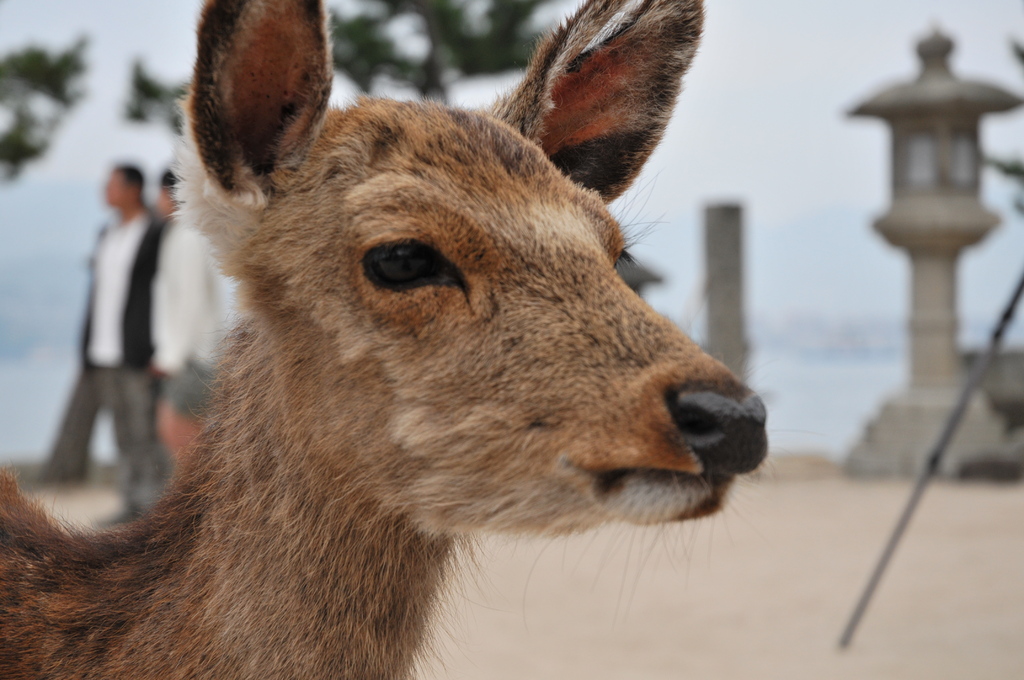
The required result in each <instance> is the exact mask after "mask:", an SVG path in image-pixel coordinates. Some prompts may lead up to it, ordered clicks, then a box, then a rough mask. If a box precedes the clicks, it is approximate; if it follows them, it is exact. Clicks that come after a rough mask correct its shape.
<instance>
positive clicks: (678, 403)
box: [668, 390, 768, 475]
mask: <svg viewBox="0 0 1024 680" xmlns="http://www.w3.org/2000/svg"><path fill="white" fill-rule="evenodd" d="M668 407H669V412H671V414H672V420H673V421H675V425H676V428H677V429H678V430H679V433H680V434H681V435H682V437H683V440H684V441H685V442H686V444H687V445H688V446H689V447H690V450H691V451H693V453H694V455H696V456H697V458H699V459H700V462H701V464H702V465H703V466H704V469H705V470H706V471H707V472H710V473H713V474H730V475H738V474H742V473H744V472H750V471H751V470H753V469H755V468H756V467H757V466H758V465H760V464H761V461H763V460H764V458H765V455H766V454H767V452H768V437H767V435H766V434H765V430H764V423H765V420H766V418H767V413H766V411H765V408H764V402H763V401H761V399H760V397H758V396H757V395H750V396H748V397H747V398H745V399H744V400H743V401H742V402H741V401H737V400H735V399H731V398H729V397H726V396H724V395H721V394H716V393H714V392H687V393H681V392H680V391H678V390H676V391H671V392H669V394H668Z"/></svg>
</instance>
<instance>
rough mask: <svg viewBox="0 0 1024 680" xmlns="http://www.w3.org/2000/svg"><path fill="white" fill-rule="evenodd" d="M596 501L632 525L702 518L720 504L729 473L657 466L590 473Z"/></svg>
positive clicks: (723, 496)
mask: <svg viewBox="0 0 1024 680" xmlns="http://www.w3.org/2000/svg"><path fill="white" fill-rule="evenodd" d="M588 474H590V475H591V477H592V479H593V481H592V489H593V492H594V495H595V497H596V498H597V500H598V501H599V502H600V503H601V505H603V506H604V507H605V508H606V509H607V510H609V511H610V512H612V513H613V514H614V515H616V516H617V517H619V518H621V519H623V520H626V521H629V522H633V523H635V524H654V523H658V522H672V521H682V520H687V519H695V518H697V517H704V516H705V515H710V514H712V513H714V512H716V511H717V510H718V509H719V508H721V507H722V502H723V501H724V499H725V495H726V492H727V491H728V489H729V486H730V485H731V484H732V480H733V476H732V475H725V476H723V475H709V474H706V473H705V474H693V473H689V472H679V471H676V470H664V469H658V468H618V469H614V470H607V471H603V472H589V471H588Z"/></svg>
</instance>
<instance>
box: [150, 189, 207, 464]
mask: <svg viewBox="0 0 1024 680" xmlns="http://www.w3.org/2000/svg"><path fill="white" fill-rule="evenodd" d="M174 185H175V176H174V173H173V172H172V171H170V170H168V171H167V172H165V173H164V175H163V178H162V180H161V186H160V195H159V197H158V198H157V201H156V206H155V207H156V212H157V214H159V215H160V216H161V217H163V218H164V219H166V220H167V221H166V224H165V226H164V234H163V242H162V243H161V246H160V259H159V262H158V265H157V275H156V283H155V284H154V288H153V296H154V300H153V304H154V307H153V333H154V338H155V341H156V353H155V354H154V355H153V364H152V367H153V372H154V374H156V375H158V376H160V377H161V378H162V380H161V386H160V397H159V399H158V400H157V432H158V433H159V436H160V440H161V441H162V442H163V444H164V446H166V447H167V449H168V450H169V451H170V452H171V454H172V455H173V456H174V457H175V458H177V459H180V456H181V455H182V453H183V452H184V451H185V449H186V447H187V446H188V444H189V443H190V442H191V441H192V439H193V438H194V437H195V436H196V435H197V434H199V431H200V430H201V429H202V417H203V415H204V413H205V412H206V408H207V404H208V402H209V400H210V392H211V386H212V384H213V380H214V371H213V364H214V361H213V354H214V351H215V349H216V347H217V344H218V343H219V342H220V340H221V338H222V337H223V335H224V331H223V327H224V305H223V299H222V294H221V291H222V285H221V280H220V277H219V275H218V274H217V271H216V268H215V265H214V261H213V256H212V254H211V252H210V244H209V242H208V241H207V240H206V237H205V236H203V235H202V234H200V233H199V232H198V231H197V230H196V229H195V228H193V227H192V225H190V224H185V223H182V222H181V221H180V220H177V219H174V211H175V204H174Z"/></svg>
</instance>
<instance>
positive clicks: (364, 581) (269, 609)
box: [183, 339, 454, 680]
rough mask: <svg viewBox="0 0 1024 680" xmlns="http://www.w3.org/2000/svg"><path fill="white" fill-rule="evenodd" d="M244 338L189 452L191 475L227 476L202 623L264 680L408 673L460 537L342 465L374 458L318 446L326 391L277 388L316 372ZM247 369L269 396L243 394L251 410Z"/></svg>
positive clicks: (206, 534)
mask: <svg viewBox="0 0 1024 680" xmlns="http://www.w3.org/2000/svg"><path fill="white" fill-rule="evenodd" d="M239 342H240V343H241V344H243V345H245V344H248V345H249V346H248V347H247V348H245V349H246V350H247V351H246V352H244V353H237V352H236V354H242V355H248V356H249V358H248V359H246V360H244V362H243V364H242V365H235V366H228V367H227V369H226V370H227V372H228V378H227V384H226V385H224V386H223V391H224V394H225V397H226V398H225V399H224V401H222V402H221V409H220V415H219V416H217V419H216V420H215V421H214V422H213V423H212V427H211V428H210V429H209V430H208V432H207V433H205V435H204V444H203V448H202V449H200V450H198V451H196V455H195V457H194V460H199V461H202V459H203V457H204V456H206V457H207V464H208V465H209V468H208V470H206V471H205V472H204V471H203V470H202V467H203V464H202V463H197V467H198V468H199V470H197V471H196V474H198V475H199V476H200V477H207V478H208V479H211V480H212V479H216V480H217V482H218V483H217V484H216V485H212V484H211V485H209V487H208V488H211V489H215V491H214V492H213V493H214V494H215V496H214V499H213V502H211V508H210V510H209V512H208V513H207V515H206V517H205V518H204V531H203V532H202V534H203V535H202V538H201V539H200V540H201V546H200V548H199V550H198V551H197V553H198V554H200V555H204V556H206V557H205V558H204V560H205V564H203V565H201V568H200V569H199V571H200V572H201V573H205V574H206V575H207V578H208V579H209V581H208V583H207V584H206V586H205V587H203V589H202V590H203V591H204V592H205V593H206V594H207V595H206V598H207V602H206V605H205V607H206V611H207V614H206V621H205V625H210V626H213V627H214V628H216V629H219V630H217V631H216V635H218V636H228V638H229V639H230V640H231V642H230V645H231V652H230V653H231V654H232V655H233V656H235V658H237V659H245V664H246V667H247V668H249V669H250V670H251V674H254V675H255V676H259V677H277V673H279V674H280V675H281V676H287V677H308V678H319V677H332V678H334V677H337V678H360V679H362V680H372V679H375V678H379V679H381V680H384V679H385V678H388V679H390V678H403V677H407V676H408V675H409V674H410V673H411V670H412V667H413V664H414V662H415V661H416V658H417V655H418V652H419V651H420V650H421V649H422V647H423V646H424V645H425V644H426V642H427V639H426V638H427V630H428V627H429V623H430V618H431V615H432V613H433V611H434V609H435V603H436V601H437V600H438V597H439V595H440V594H441V590H442V587H443V585H444V583H445V581H446V580H447V578H446V577H447V575H448V572H449V570H450V567H451V562H452V555H453V553H454V549H453V548H454V545H453V543H454V542H453V539H452V538H450V537H445V536H438V535H432V534H427V533H425V532H423V531H422V530H419V529H418V528H417V527H415V526H414V525H413V524H412V523H411V521H410V520H409V519H408V518H407V517H406V516H404V515H403V514H401V513H399V512H397V511H393V510H390V511H389V510H388V509H386V508H385V507H384V506H383V504H382V503H381V502H380V500H378V499H377V498H376V497H375V495H374V494H373V492H372V489H371V488H369V487H367V485H366V484H365V481H361V479H363V478H365V477H366V473H365V472H364V471H361V470H359V469H347V468H346V467H345V466H344V465H341V466H340V467H339V466H338V465H337V461H339V460H340V461H351V465H352V466H353V467H357V466H358V462H357V461H359V460H364V459H365V458H364V456H361V455H359V454H360V452H357V451H353V450H350V449H351V447H353V446H354V443H353V442H352V441H344V440H341V441H337V442H331V444H330V450H319V449H318V447H319V446H320V445H318V444H317V443H316V442H317V440H318V438H317V436H316V433H315V429H316V428H317V427H318V426H317V424H315V423H311V422H307V421H306V419H305V418H304V416H303V413H302V402H303V400H304V399H307V398H309V399H322V398H325V397H323V396H320V395H315V394H307V395H295V394H292V395H291V396H287V395H286V396H282V395H283V394H285V393H287V385H284V384H282V382H287V381H288V380H296V379H297V380H298V381H299V382H301V383H302V384H305V385H309V384H311V383H310V376H298V377H296V376H294V375H291V376H289V375H287V374H283V373H281V372H280V371H279V370H278V373H275V372H274V370H272V369H271V368H270V367H272V366H277V367H278V369H279V363H277V362H272V361H269V359H270V357H263V356H256V357H253V356H252V355H251V354H250V353H249V351H248V350H252V349H253V347H270V349H268V351H273V350H272V346H270V345H269V343H247V342H245V340H244V339H243V340H240V341H239ZM257 351H259V350H257ZM254 358H255V360H253V359H254ZM294 363H295V365H301V364H303V362H301V361H296V362H294ZM315 370H316V371H318V372H320V373H323V370H322V364H321V366H320V367H319V368H316V369H315ZM238 372H248V373H249V374H248V375H246V382H247V384H258V385H261V386H262V387H264V388H265V389H261V390H260V391H259V392H258V393H256V394H246V395H244V396H245V399H244V401H245V403H244V405H240V404H238V403H235V404H232V402H233V401H235V402H237V401H238V399H239V398H240V397H239V395H238V394H235V393H234V388H233V386H232V384H231V382H232V378H231V375H232V374H237V373H238ZM253 372H256V373H260V375H252V373H253ZM253 380H255V381H256V382H252V381H253ZM239 384H241V383H239ZM233 406H235V408H233ZM238 406H244V408H237V407H238ZM255 423H259V426H258V427H255V426H254V424H255ZM352 427H353V428H355V427H356V425H355V424H352ZM378 436H379V435H378ZM328 462H329V463H331V465H330V466H328V465H327V463H328ZM187 476H188V474H187V473H186V474H185V475H183V478H184V477H187ZM211 632H214V631H211ZM278 663H287V667H285V666H282V667H281V668H277V666H276V664H278ZM296 663H298V664H299V665H303V664H304V667H302V668H299V667H297V666H296ZM246 675H247V673H242V672H240V673H239V676H240V677H246Z"/></svg>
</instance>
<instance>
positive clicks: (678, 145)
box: [0, 0, 1024, 318]
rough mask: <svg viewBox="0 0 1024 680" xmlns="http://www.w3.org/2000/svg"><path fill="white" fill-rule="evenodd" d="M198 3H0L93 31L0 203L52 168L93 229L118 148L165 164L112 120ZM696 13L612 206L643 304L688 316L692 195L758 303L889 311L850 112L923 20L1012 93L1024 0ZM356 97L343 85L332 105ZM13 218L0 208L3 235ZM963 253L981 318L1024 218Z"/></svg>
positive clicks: (178, 73) (466, 90) (866, 141)
mask: <svg viewBox="0 0 1024 680" xmlns="http://www.w3.org/2000/svg"><path fill="white" fill-rule="evenodd" d="M573 4H574V3H572V2H568V3H562V5H563V6H564V7H566V8H571V7H572V6H573ZM199 5H200V3H199V0H174V1H166V2H150V1H141V2H140V1H139V0H89V1H88V2H82V1H81V0H2V1H0V53H3V52H4V51H7V50H9V49H11V48H15V47H19V46H23V45H26V44H29V43H32V42H36V43H40V44H43V45H46V46H49V47H53V48H57V47H62V46H66V45H67V44H69V43H71V42H72V41H73V40H75V39H76V38H77V37H78V36H81V35H85V36H87V37H88V38H89V40H90V44H89V48H88V51H87V59H88V63H89V73H88V80H87V85H86V88H87V92H88V95H87V98H86V99H85V100H84V101H83V102H82V103H81V105H80V106H79V107H78V108H77V109H76V110H75V111H74V112H73V114H72V115H71V116H70V118H69V119H68V120H67V122H66V123H65V125H64V126H63V127H62V129H61V130H60V133H59V136H58V137H57V139H56V142H55V145H54V147H53V149H52V151H51V153H50V154H49V155H48V157H47V158H46V159H45V160H44V161H43V162H41V163H37V164H35V165H33V166H31V167H30V168H29V169H28V170H27V172H26V173H25V175H24V177H23V179H22V180H20V183H21V184H20V187H0V206H2V205H3V199H4V197H3V193H4V192H7V193H8V194H12V193H13V192H25V191H29V190H30V189H31V187H33V186H44V185H47V184H48V183H54V182H62V183H64V185H66V184H67V183H69V182H70V183H77V184H87V185H89V186H95V187H97V191H96V194H95V195H96V202H95V204H90V205H83V206H78V207H77V208H75V209H76V210H78V211H79V212H80V213H81V214H82V215H83V217H82V219H83V221H84V222H85V224H86V225H87V227H83V228H88V229H89V230H90V231H91V230H93V229H94V224H95V216H96V215H98V214H101V212H102V206H101V205H100V204H99V194H98V187H99V185H100V184H101V182H102V179H103V177H104V175H105V173H106V172H107V170H108V168H109V167H110V165H111V163H112V162H114V161H116V160H122V159H127V160H135V161H137V162H139V163H140V164H142V165H143V166H144V167H146V168H147V169H149V170H150V171H152V172H153V173H155V172H157V171H158V170H159V169H161V168H162V167H163V166H165V165H166V163H167V162H168V160H169V158H170V143H171V140H170V135H169V134H168V133H166V132H165V131H164V130H162V129H160V128H159V127H157V126H136V125H131V124H128V123H125V122H123V121H122V110H123V105H124V100H125V96H126V92H127V86H128V79H129V72H130V65H131V62H132V60H133V59H135V58H136V57H141V58H143V59H144V60H145V62H146V63H147V65H148V66H149V67H150V69H151V70H152V71H153V72H154V73H155V74H157V75H159V76H161V77H162V78H165V79H167V80H183V79H185V78H186V77H187V76H188V73H189V70H190V66H191V61H192V57H193V54H194V50H195V46H194V22H195V19H196V15H197V12H198V7H199ZM707 11H708V23H707V28H706V33H705V41H704V44H703V47H702V49H701V52H700V54H699V55H698V57H697V59H696V61H695V64H694V67H693V70H692V72H691V73H690V75H689V76H688V78H687V81H686V89H685V91H684V93H683V96H682V99H681V102H680V106H679V108H678V109H677V112H676V115H675V117H674V119H673V121H672V124H671V126H670V128H669V130H668V133H667V135H666V138H665V141H664V143H663V144H662V146H661V147H660V148H659V150H658V151H657V152H656V154H655V155H654V157H653V158H652V161H651V163H650V164H649V166H648V169H647V170H646V171H645V173H644V175H643V176H642V177H641V179H640V180H639V181H638V183H637V185H636V188H635V189H634V190H633V191H631V192H630V193H629V194H628V195H627V196H626V197H625V198H624V199H623V201H621V202H620V205H619V206H617V209H618V211H619V213H620V214H621V215H622V216H623V219H624V221H625V222H627V223H630V224H635V225H639V226H641V227H643V226H644V225H647V224H649V223H652V224H651V226H650V228H649V229H646V230H645V231H646V232H647V236H646V237H645V245H643V246H641V247H640V248H639V252H640V254H641V255H642V256H643V257H645V258H647V260H648V261H649V262H650V263H651V264H652V265H653V266H654V267H655V268H657V269H658V270H660V271H661V273H663V274H665V275H666V276H667V277H668V278H669V281H668V285H666V286H663V287H662V288H661V289H660V290H659V291H656V292H655V294H654V295H653V297H652V300H653V302H654V304H655V305H656V306H657V307H658V308H659V309H661V310H662V311H664V312H666V313H668V314H670V315H671V316H673V317H674V318H681V317H682V315H683V310H684V308H685V307H686V305H687V302H686V301H687V299H688V298H689V297H692V291H693V289H694V287H695V286H696V285H697V283H696V282H697V281H698V280H699V278H700V271H699V269H700V258H699V250H700V246H701V242H700V236H699V230H698V228H697V227H698V224H699V217H700V213H701V210H702V206H703V205H704V204H705V203H707V202H709V201H718V200H731V199H738V200H741V201H742V202H743V203H744V204H745V206H746V208H747V216H748V223H749V225H750V234H751V235H750V242H751V248H750V251H749V257H751V258H752V260H753V261H752V263H751V286H752V288H753V291H752V294H751V300H752V304H753V306H754V309H753V311H754V313H769V312H770V313H775V314H780V313H785V312H791V313H803V312H812V313H813V312H816V311H817V312H821V311H827V312H831V313H835V314H844V313H848V314H854V315H871V314H873V313H879V314H897V313H900V310H902V309H903V307H904V305H905V291H904V290H902V288H901V287H902V285H903V280H904V279H905V265H904V263H903V261H902V260H901V259H900V257H899V256H898V255H897V254H895V253H894V252H893V251H891V250H887V247H886V246H885V245H884V244H883V243H882V242H881V241H880V240H878V239H877V238H876V237H874V236H873V235H872V234H871V229H870V221H871V218H872V216H874V215H877V214H878V213H880V212H882V211H884V209H885V208H886V206H887V204H888V158H887V156H888V133H887V132H886V130H885V128H884V126H883V125H882V124H881V123H879V122H875V121H865V120H851V119H849V118H847V117H846V115H845V112H846V111H847V110H849V109H850V108H851V107H852V106H853V105H854V104H855V103H857V102H859V101H860V100H862V99H864V98H866V97H868V96H870V95H871V94H872V93H873V92H875V91H877V90H878V89H879V88H881V87H883V86H885V85H887V84H889V83H891V82H892V81H894V80H906V79H909V78H912V77H914V76H915V75H916V73H917V70H918V64H917V57H916V55H915V53H914V50H913V46H914V43H915V42H916V40H917V39H919V38H921V37H923V36H924V35H925V34H926V33H927V32H928V31H929V30H930V28H931V27H932V26H933V25H938V26H941V27H942V29H943V30H944V31H946V32H947V33H949V34H950V35H951V36H952V37H953V38H954V39H955V41H956V44H957V47H956V51H955V52H954V55H953V66H954V69H955V71H956V72H958V73H959V74H963V75H965V76H970V77H976V78H981V79H985V80H989V81H993V82H995V83H998V84H1000V85H1002V86H1004V87H1007V88H1009V89H1012V90H1015V91H1018V92H1020V91H1024V73H1022V72H1021V70H1020V69H1019V67H1018V65H1017V64H1016V63H1015V62H1014V61H1013V59H1012V58H1011V56H1010V53H1009V40H1010V38H1011V37H1013V36H1019V37H1020V38H1021V39H1022V40H1024V2H1021V0H859V1H858V2H848V1H840V0H772V1H771V2H768V1H766V0H708V1H707ZM557 14H561V12H560V11H554V12H552V15H557ZM509 82H511V80H510V79H509V78H505V79H488V80H484V81H476V82H470V83H464V84H462V85H460V86H459V87H457V88H456V98H457V99H458V100H459V101H460V102H462V103H465V104H468V105H481V104H483V103H486V102H487V101H489V99H490V98H491V97H492V96H493V91H494V90H495V89H496V88H498V87H504V86H507V85H508V83H509ZM351 96H352V91H351V88H349V87H347V86H346V85H345V84H344V83H339V86H338V87H337V88H336V92H335V101H336V102H337V103H339V104H344V102H345V101H346V100H348V99H349V98H350V97H351ZM983 138H984V143H985V144H986V147H987V151H988V152H989V153H992V154H996V155H1003V156H1007V155H1014V154H1024V113H1021V112H1014V113H1011V114H1008V115H1002V116H992V117H990V118H989V119H988V120H987V122H986V123H985V125H984V128H983ZM1009 193H1010V188H1009V186H1008V185H1007V184H1006V183H1005V182H1003V181H1001V180H999V179H998V178H996V177H994V175H993V173H991V172H988V173H986V196H987V199H986V200H987V201H988V202H989V203H990V204H991V205H993V206H994V207H995V208H997V209H999V210H1001V211H1002V210H1004V209H1005V208H1006V207H1007V205H1008V202H1009ZM1007 212H1008V211H1007ZM24 228H25V225H23V224H13V223H12V222H11V220H10V219H6V220H5V218H4V215H3V213H2V212H0V233H4V232H7V233H10V230H14V229H24ZM967 259H968V261H967V262H966V266H965V271H964V282H963V289H962V290H963V301H964V307H965V309H966V310H967V312H968V314H969V315H970V314H974V315H982V316H985V315H988V314H989V312H990V310H993V309H995V308H996V307H997V306H998V305H999V304H1001V301H1002V298H1003V297H1004V296H1005V292H1006V291H1007V290H1008V286H1009V283H1008V282H1009V281H1010V279H1012V278H1013V277H1014V276H1016V269H1017V268H1018V267H1019V266H1020V264H1021V263H1024V226H1022V225H1021V224H1020V222H1019V220H1017V221H1013V220H1011V221H1010V222H1009V223H1008V224H1006V225H1004V227H1003V229H1002V230H1001V232H1000V233H999V234H997V235H996V236H993V237H992V238H991V239H989V242H988V243H986V244H985V245H984V246H983V247H982V248H979V249H977V251H976V252H975V253H974V254H972V255H970V256H969V257H968V258H967ZM1014 263H1017V264H1014Z"/></svg>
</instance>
